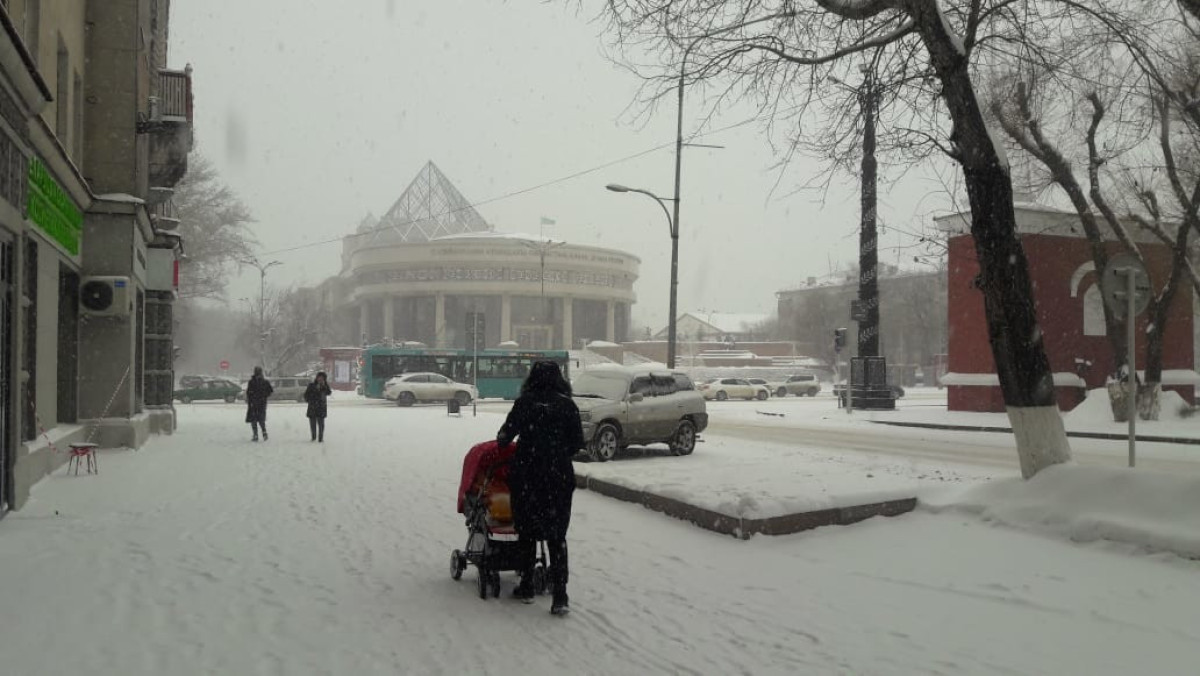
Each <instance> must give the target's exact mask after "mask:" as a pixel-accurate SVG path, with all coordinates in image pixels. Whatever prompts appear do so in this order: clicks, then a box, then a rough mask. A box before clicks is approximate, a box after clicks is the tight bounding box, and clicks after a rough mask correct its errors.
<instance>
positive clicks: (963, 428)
mask: <svg viewBox="0 0 1200 676" xmlns="http://www.w3.org/2000/svg"><path fill="white" fill-rule="evenodd" d="M871 422H873V423H875V424H876V425H891V426H893V427H916V428H920V429H926V430H951V431H955V432H1001V433H1003V434H1012V428H1011V427H991V426H988V425H947V424H944V423H923V422H904V421H902V420H872V421H871ZM1067 436H1068V437H1076V438H1079V439H1104V440H1106V441H1127V440H1128V439H1129V435H1128V434H1112V433H1110V432H1067ZM1136 438H1137V440H1138V441H1146V442H1153V443H1164V444H1190V445H1192V446H1200V439H1195V438H1191V437H1157V436H1143V435H1138V436H1137V437H1136Z"/></svg>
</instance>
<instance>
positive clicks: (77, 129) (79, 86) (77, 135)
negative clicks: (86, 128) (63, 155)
mask: <svg viewBox="0 0 1200 676" xmlns="http://www.w3.org/2000/svg"><path fill="white" fill-rule="evenodd" d="M71 102H72V106H73V107H72V108H71V110H72V111H73V112H74V118H75V126H74V128H73V129H72V130H71V155H72V156H73V158H74V160H75V166H77V167H81V168H82V167H83V78H82V77H80V76H79V73H78V72H76V73H75V91H74V92H72V96H71Z"/></svg>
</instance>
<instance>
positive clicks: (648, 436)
mask: <svg viewBox="0 0 1200 676" xmlns="http://www.w3.org/2000/svg"><path fill="white" fill-rule="evenodd" d="M691 382H692V381H691V378H689V377H687V375H686V374H682V373H669V372H665V371H664V372H660V371H650V370H644V369H636V368H623V367H614V368H605V369H589V370H587V371H584V372H582V373H580V374H579V375H578V376H577V377H576V378H575V381H574V382H573V383H572V388H573V390H574V392H575V403H576V405H578V406H579V415H580V418H582V420H583V438H584V439H585V441H586V443H587V448H586V449H584V450H586V451H587V453H588V455H589V456H591V458H592V459H593V460H599V461H601V462H604V461H608V460H611V459H612V458H613V456H615V455H616V454H617V451H618V450H620V449H623V448H625V447H627V446H630V445H633V444H653V443H665V444H667V445H668V446H670V448H671V452H672V453H674V454H675V455H688V454H690V453H691V452H692V451H693V450H695V448H696V440H697V435H699V434H700V433H701V432H703V431H704V430H705V428H707V427H708V410H707V407H706V406H705V403H704V397H702V396H701V395H700V393H699V392H697V391H696V390H695V389H694V388H693V387H691V386H690V385H691Z"/></svg>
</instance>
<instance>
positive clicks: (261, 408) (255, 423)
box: [246, 366, 275, 441]
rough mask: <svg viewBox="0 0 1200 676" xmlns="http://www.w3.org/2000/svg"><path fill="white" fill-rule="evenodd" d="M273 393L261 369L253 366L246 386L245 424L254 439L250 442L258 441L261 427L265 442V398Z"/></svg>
mask: <svg viewBox="0 0 1200 676" xmlns="http://www.w3.org/2000/svg"><path fill="white" fill-rule="evenodd" d="M274 391H275V388H273V387H271V383H270V382H269V381H268V380H267V379H266V377H264V376H263V370H262V367H261V366H255V367H254V375H253V376H251V377H250V382H249V383H248V384H247V385H246V422H248V423H250V429H251V430H253V431H254V438H253V439H251V440H250V441H258V428H259V427H262V438H263V441H266V440H267V398H268V397H270V396H271V393H272V392H274Z"/></svg>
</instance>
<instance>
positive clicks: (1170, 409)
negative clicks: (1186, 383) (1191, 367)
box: [1063, 388, 1192, 433]
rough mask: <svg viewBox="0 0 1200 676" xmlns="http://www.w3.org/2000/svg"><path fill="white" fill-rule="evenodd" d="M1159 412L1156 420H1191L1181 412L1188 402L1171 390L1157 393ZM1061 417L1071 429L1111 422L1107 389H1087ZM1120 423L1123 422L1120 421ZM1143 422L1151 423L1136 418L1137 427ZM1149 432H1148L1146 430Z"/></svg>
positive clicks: (1143, 430)
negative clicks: (1073, 406) (1075, 404)
mask: <svg viewBox="0 0 1200 676" xmlns="http://www.w3.org/2000/svg"><path fill="white" fill-rule="evenodd" d="M1159 404H1160V409H1161V410H1160V412H1159V416H1158V422H1179V421H1183V420H1192V418H1188V417H1186V416H1185V415H1184V414H1183V411H1184V410H1186V409H1190V408H1191V407H1190V406H1188V403H1187V402H1186V401H1184V399H1183V397H1181V396H1179V393H1178V392H1175V391H1173V390H1163V392H1162V393H1161V394H1160V395H1159ZM1063 419H1064V420H1065V421H1066V422H1068V423H1070V424H1071V427H1072V428H1073V429H1087V428H1088V427H1089V426H1091V425H1108V424H1111V423H1112V422H1113V415H1112V405H1111V404H1110V403H1109V400H1108V390H1106V389H1104V388H1098V389H1095V390H1089V391H1088V394H1087V398H1086V399H1084V400H1083V401H1082V402H1080V403H1079V405H1078V406H1076V407H1075V408H1073V409H1071V410H1070V411H1068V412H1067V413H1064V414H1063ZM1121 424H1122V425H1123V424H1124V423H1121ZM1145 424H1153V423H1151V422H1150V421H1145V420H1141V419H1140V418H1139V419H1138V427H1143V425H1145ZM1147 429H1148V430H1150V431H1153V429H1154V428H1153V427H1151V428H1143V429H1139V430H1138V431H1139V433H1142V432H1147ZM1147 433H1149V432H1147Z"/></svg>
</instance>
